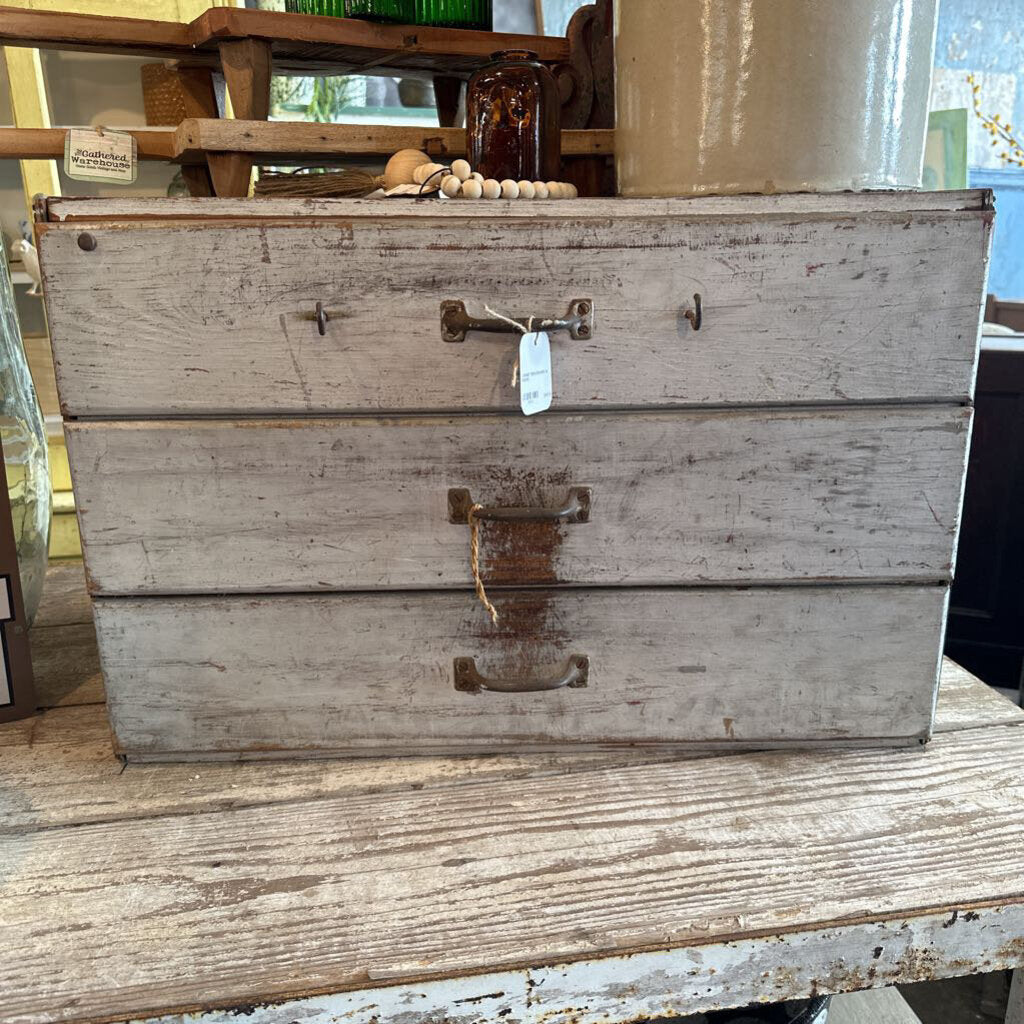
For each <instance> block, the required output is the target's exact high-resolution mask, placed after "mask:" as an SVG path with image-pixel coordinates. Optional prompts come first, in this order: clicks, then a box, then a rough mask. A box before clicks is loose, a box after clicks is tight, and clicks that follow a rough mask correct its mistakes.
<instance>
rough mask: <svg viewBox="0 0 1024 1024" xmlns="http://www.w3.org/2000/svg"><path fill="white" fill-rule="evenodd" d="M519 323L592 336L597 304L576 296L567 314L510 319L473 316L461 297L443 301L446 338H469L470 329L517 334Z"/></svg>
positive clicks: (531, 327) (523, 327)
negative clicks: (557, 316)
mask: <svg viewBox="0 0 1024 1024" xmlns="http://www.w3.org/2000/svg"><path fill="white" fill-rule="evenodd" d="M515 325H518V326H519V327H520V328H522V331H529V330H533V331H548V332H551V331H568V332H569V334H570V336H571V337H573V338H591V337H593V334H594V303H593V301H592V300H591V299H573V301H572V302H570V303H569V312H568V313H566V315H565V316H564V317H561V318H559V319H553V318H551V317H543V316H534V317H528V316H517V317H509V319H508V320H499V319H498V318H497V317H481V316H470V315H469V313H467V312H466V304H465V303H464V302H462V301H460V300H458V299H446V300H445V301H444V302H442V303H441V337H442V338H443V339H444V340H445V341H465V340H466V334H467V332H469V331H485V332H487V333H488V334H515V335H516V336H518V335H519V334H520V333H522V332H521V331H517V330H516V327H515Z"/></svg>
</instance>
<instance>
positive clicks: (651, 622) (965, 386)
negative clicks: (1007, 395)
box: [39, 192, 992, 759]
mask: <svg viewBox="0 0 1024 1024" xmlns="http://www.w3.org/2000/svg"><path fill="white" fill-rule="evenodd" d="M991 221H992V210H991V203H990V199H989V196H988V194H987V193H983V192H961V193H940V194H885V193H876V194H861V195H839V196H818V197H815V196H788V197H773V198H767V197H762V198H733V199H704V200H692V201H625V200H580V201H578V202H573V203H552V202H548V203H533V204H528V203H523V202H518V203H512V204H506V203H501V202H495V203H484V202H480V203H445V204H441V203H438V202H424V203H417V204H407V203H397V204H396V203H381V202H379V201H378V202H373V201H362V202H359V201H305V202H302V201H298V202H296V201H289V202H282V201H276V200H263V201H217V200H167V201H161V200H152V201H143V200H125V201H113V200H99V199H96V200H62V201H57V200H54V201H51V203H50V205H49V211H48V219H47V220H46V221H45V222H44V223H41V224H40V225H39V244H40V253H41V259H42V265H43V271H44V275H45V280H46V291H47V303H48V313H49V321H50V328H51V334H52V340H53V345H54V352H55V362H56V366H57V374H58V383H59V387H60V392H61V397H62V401H63V405H64V410H65V414H66V417H67V435H68V444H69V450H70V454H71V459H72V466H73V472H74V481H75V489H76V493H77V497H78V507H79V510H80V520H81V526H82V533H83V539H84V544H85V556H86V560H87V567H88V571H89V578H90V583H91V587H92V593H93V597H94V600H95V611H96V619H97V624H98V630H99V638H100V645H101V651H102V657H103V666H104V672H105V675H106V679H107V689H108V695H109V700H110V708H111V715H112V718H113V726H114V733H115V737H116V742H117V745H118V748H119V750H120V751H121V752H123V753H124V754H126V755H128V756H129V757H132V758H140V759H141V758H148V759H168V758H181V757H230V756H260V755H262V756H268V755H283V754H300V753H301V754H310V753H316V754H326V753H332V752H347V753H360V752H367V753H369V752H381V751H385V752H393V753H406V752H440V751H466V752H470V751H477V752H479V751H482V750H496V749H505V748H513V747H514V748H521V749H536V748H550V747H554V746H561V745H565V744H588V745H592V746H607V745H614V744H630V743H652V744H665V745H670V746H682V745H700V746H725V745H728V746H740V745H745V746H772V745H790V744H801V745H807V744H816V743H829V744H844V743H845V744H868V743H870V744H877V743H882V744H901V743H914V742H918V741H923V740H924V739H926V738H927V736H928V734H929V730H930V725H931V716H932V708H933V703H934V697H935V689H936V677H937V669H938V662H939V653H940V648H941V638H942V624H943V618H944V611H945V605H946V597H947V589H948V585H949V582H950V579H951V574H952V565H953V556H954V549H955V543H956V534H957V524H958V521H959V513H960V501H961V492H962V483H963V474H964V459H965V452H966V446H967V441H968V437H969V433H970V415H971V413H970V408H971V393H972V387H973V377H974V368H975V361H976V349H977V336H978V327H979V319H980V310H981V303H982V298H983V294H984V280H985V270H986V263H987V252H988V244H989V235H990V227H991ZM459 304H461V306H460V305H459ZM485 307H490V309H492V310H494V311H496V312H500V313H501V314H503V315H506V316H511V317H514V318H528V317H531V316H533V317H537V318H559V319H563V320H565V321H567V323H566V325H565V327H564V328H563V329H557V330H554V331H552V334H551V337H552V351H553V369H554V405H553V408H552V410H551V411H550V412H549V413H547V414H544V415H541V416H537V417H533V418H530V419H526V418H524V417H523V416H522V415H521V414H520V413H519V411H518V392H517V390H516V388H515V387H514V386H513V384H512V378H513V367H514V363H515V359H516V353H517V349H518V343H517V342H518V335H517V334H515V332H514V331H513V330H512V329H511V328H508V329H507V330H506V331H505V332H504V333H501V332H492V331H482V330H477V329H469V330H468V331H467V330H465V329H464V328H465V327H466V323H465V322H464V317H468V318H470V321H472V320H473V318H489V314H488V313H487V311H486V310H485ZM470 326H472V324H471V325H470ZM698 326H699V329H696V328H697V327H698ZM467 501H471V502H476V503H479V504H481V505H483V506H485V508H487V509H509V508H514V509H519V510H528V511H527V512H525V513H524V512H521V513H520V518H519V519H517V520H514V521H501V522H485V523H483V524H482V526H481V529H480V558H481V568H482V574H483V578H484V580H485V582H486V584H487V586H488V590H489V592H490V594H491V597H492V599H493V601H494V603H495V605H496V607H497V609H498V612H499V615H500V617H499V620H498V622H497V624H492V622H491V620H490V618H489V617H488V615H487V614H486V613H485V611H484V609H483V608H482V607H481V605H480V604H479V603H478V601H477V598H476V596H475V594H474V589H473V578H472V575H471V571H470V527H469V525H468V524H467V521H466V514H465V504H466V502H467ZM559 510H562V511H564V512H565V514H564V515H562V516H561V517H559V518H552V516H553V513H556V512H557V511H559ZM523 516H525V518H523ZM510 690H512V691H519V692H508V691H510Z"/></svg>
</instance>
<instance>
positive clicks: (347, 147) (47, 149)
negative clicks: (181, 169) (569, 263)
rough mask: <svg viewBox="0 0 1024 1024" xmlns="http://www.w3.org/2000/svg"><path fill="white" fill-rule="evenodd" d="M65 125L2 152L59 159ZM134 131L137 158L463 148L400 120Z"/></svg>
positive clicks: (4, 144) (455, 132)
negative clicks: (399, 123)
mask: <svg viewBox="0 0 1024 1024" xmlns="http://www.w3.org/2000/svg"><path fill="white" fill-rule="evenodd" d="M68 130H69V129H67V128H0V155H2V156H3V157H9V158H15V159H19V160H62V159H63V158H64V138H65V135H66V133H67V132H68ZM118 130H119V131H127V132H128V133H129V134H131V135H133V136H134V137H135V141H136V144H137V146H138V154H139V159H140V160H150V161H163V162H165V163H178V164H185V165H196V164H204V163H205V162H206V160H207V158H208V156H209V154H211V153H244V154H246V155H247V156H249V157H250V158H251V159H252V160H253V161H254V162H255V163H278V164H289V163H295V164H318V163H340V162H341V161H343V160H344V159H346V158H351V157H357V156H389V155H390V154H391V153H394V152H395V151H396V150H399V149H422V150H424V151H426V152H428V153H431V154H432V155H435V156H438V157H447V156H460V155H462V154H463V153H465V152H466V132H465V130H464V129H462V128H436V127H433V128H431V127H426V128H418V127H405V126H399V125H346V124H308V123H306V122H303V121H235V120H230V121H229V120H219V119H217V118H187V119H186V120H184V121H182V122H181V124H180V125H178V126H177V127H176V128H142V129H138V128H124V129H118ZM614 147H615V133H614V132H613V131H611V130H610V129H601V130H587V131H565V132H562V154H563V156H567V157H583V156H610V155H611V154H612V153H613V152H614Z"/></svg>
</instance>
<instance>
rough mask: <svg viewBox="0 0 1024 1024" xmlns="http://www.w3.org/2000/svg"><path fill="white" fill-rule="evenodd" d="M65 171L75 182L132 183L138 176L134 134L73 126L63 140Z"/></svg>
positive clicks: (137, 153)
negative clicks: (97, 130) (101, 131)
mask: <svg viewBox="0 0 1024 1024" xmlns="http://www.w3.org/2000/svg"><path fill="white" fill-rule="evenodd" d="M64 170H65V172H66V173H67V176H68V177H69V178H73V179H74V180H75V181H116V182H119V183H120V184H122V185H130V184H131V183H132V182H133V181H134V180H135V179H136V178H137V177H138V176H139V152H138V147H137V146H136V143H135V136H134V135H129V134H128V132H108V131H106V130H105V129H104V131H103V134H102V135H101V134H100V133H99V132H96V131H93V130H92V129H91V128H70V129H69V130H68V133H67V136H66V137H65V140H64Z"/></svg>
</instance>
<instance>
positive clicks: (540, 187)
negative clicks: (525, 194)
mask: <svg viewBox="0 0 1024 1024" xmlns="http://www.w3.org/2000/svg"><path fill="white" fill-rule="evenodd" d="M533 195H534V198H535V199H547V197H548V187H547V185H545V184H544V182H543V181H535V182H534V183H533Z"/></svg>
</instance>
